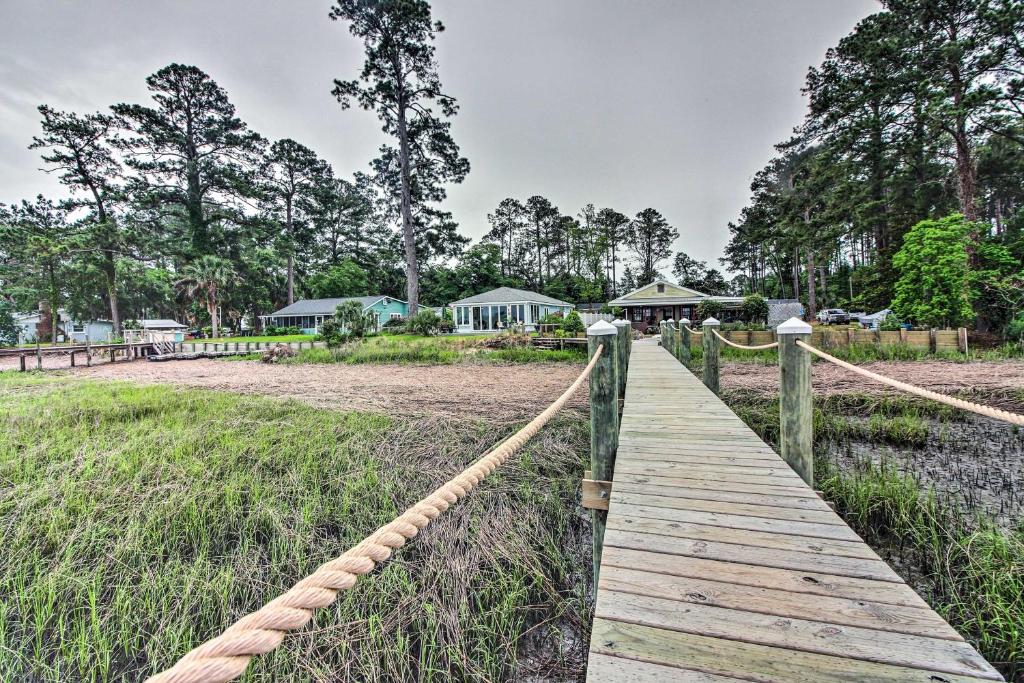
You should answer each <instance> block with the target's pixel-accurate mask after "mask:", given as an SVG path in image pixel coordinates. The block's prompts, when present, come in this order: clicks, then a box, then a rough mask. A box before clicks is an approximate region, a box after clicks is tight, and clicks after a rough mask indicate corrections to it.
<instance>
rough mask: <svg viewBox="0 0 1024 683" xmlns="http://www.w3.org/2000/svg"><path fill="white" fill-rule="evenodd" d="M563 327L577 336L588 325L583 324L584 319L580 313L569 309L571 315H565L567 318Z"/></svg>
mask: <svg viewBox="0 0 1024 683" xmlns="http://www.w3.org/2000/svg"><path fill="white" fill-rule="evenodd" d="M562 329H563V330H565V331H566V332H567V333H569V334H570V335H573V336H575V335H577V334H579V333H580V332H582V331H583V330H584V329H586V326H585V325H584V324H583V319H582V318H580V314H579V313H577V312H576V311H569V315H567V316H565V320H564V321H563V322H562Z"/></svg>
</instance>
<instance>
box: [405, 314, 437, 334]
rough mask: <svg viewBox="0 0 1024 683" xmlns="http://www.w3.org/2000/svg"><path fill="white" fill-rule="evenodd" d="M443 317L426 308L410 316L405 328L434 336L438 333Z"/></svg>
mask: <svg viewBox="0 0 1024 683" xmlns="http://www.w3.org/2000/svg"><path fill="white" fill-rule="evenodd" d="M440 324H441V319H440V318H439V317H437V313H434V312H433V311H432V310H430V309H425V310H422V311H420V312H419V313H417V314H416V315H414V316H412V317H411V318H409V320H407V321H406V323H405V330H406V332H408V333H410V334H418V335H420V336H423V337H433V336H434V335H435V334H437V330H438V326H439V325H440Z"/></svg>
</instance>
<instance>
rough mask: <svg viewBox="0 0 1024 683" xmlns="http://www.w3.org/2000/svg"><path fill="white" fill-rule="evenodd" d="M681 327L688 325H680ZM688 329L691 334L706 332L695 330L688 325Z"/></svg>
mask: <svg viewBox="0 0 1024 683" xmlns="http://www.w3.org/2000/svg"><path fill="white" fill-rule="evenodd" d="M680 327H686V325H680ZM686 331H687V332H689V333H690V334H704V331H703V330H694V329H691V328H689V327H686Z"/></svg>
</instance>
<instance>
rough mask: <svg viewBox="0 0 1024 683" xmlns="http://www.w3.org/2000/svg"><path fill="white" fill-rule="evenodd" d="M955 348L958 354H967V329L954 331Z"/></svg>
mask: <svg viewBox="0 0 1024 683" xmlns="http://www.w3.org/2000/svg"><path fill="white" fill-rule="evenodd" d="M956 347H957V350H959V351H960V353H967V328H966V327H958V328H957V329H956Z"/></svg>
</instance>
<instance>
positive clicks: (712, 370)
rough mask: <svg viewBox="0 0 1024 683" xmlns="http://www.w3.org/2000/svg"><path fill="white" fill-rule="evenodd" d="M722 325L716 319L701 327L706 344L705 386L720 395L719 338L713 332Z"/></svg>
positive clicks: (710, 319)
mask: <svg viewBox="0 0 1024 683" xmlns="http://www.w3.org/2000/svg"><path fill="white" fill-rule="evenodd" d="M721 325H722V323H720V322H718V320H717V319H715V318H708V319H707V320H705V321H704V324H703V325H702V326H701V329H702V330H703V332H704V334H702V335H701V337H703V339H702V340H701V341H703V342H704V386H706V387H707V388H708V389H710V390H711V391H713V392H715V394H718V391H719V384H718V347H719V346H720V344H719V343H718V337H716V336H715V333H714V331H713V330H718V328H719V327H721Z"/></svg>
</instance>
